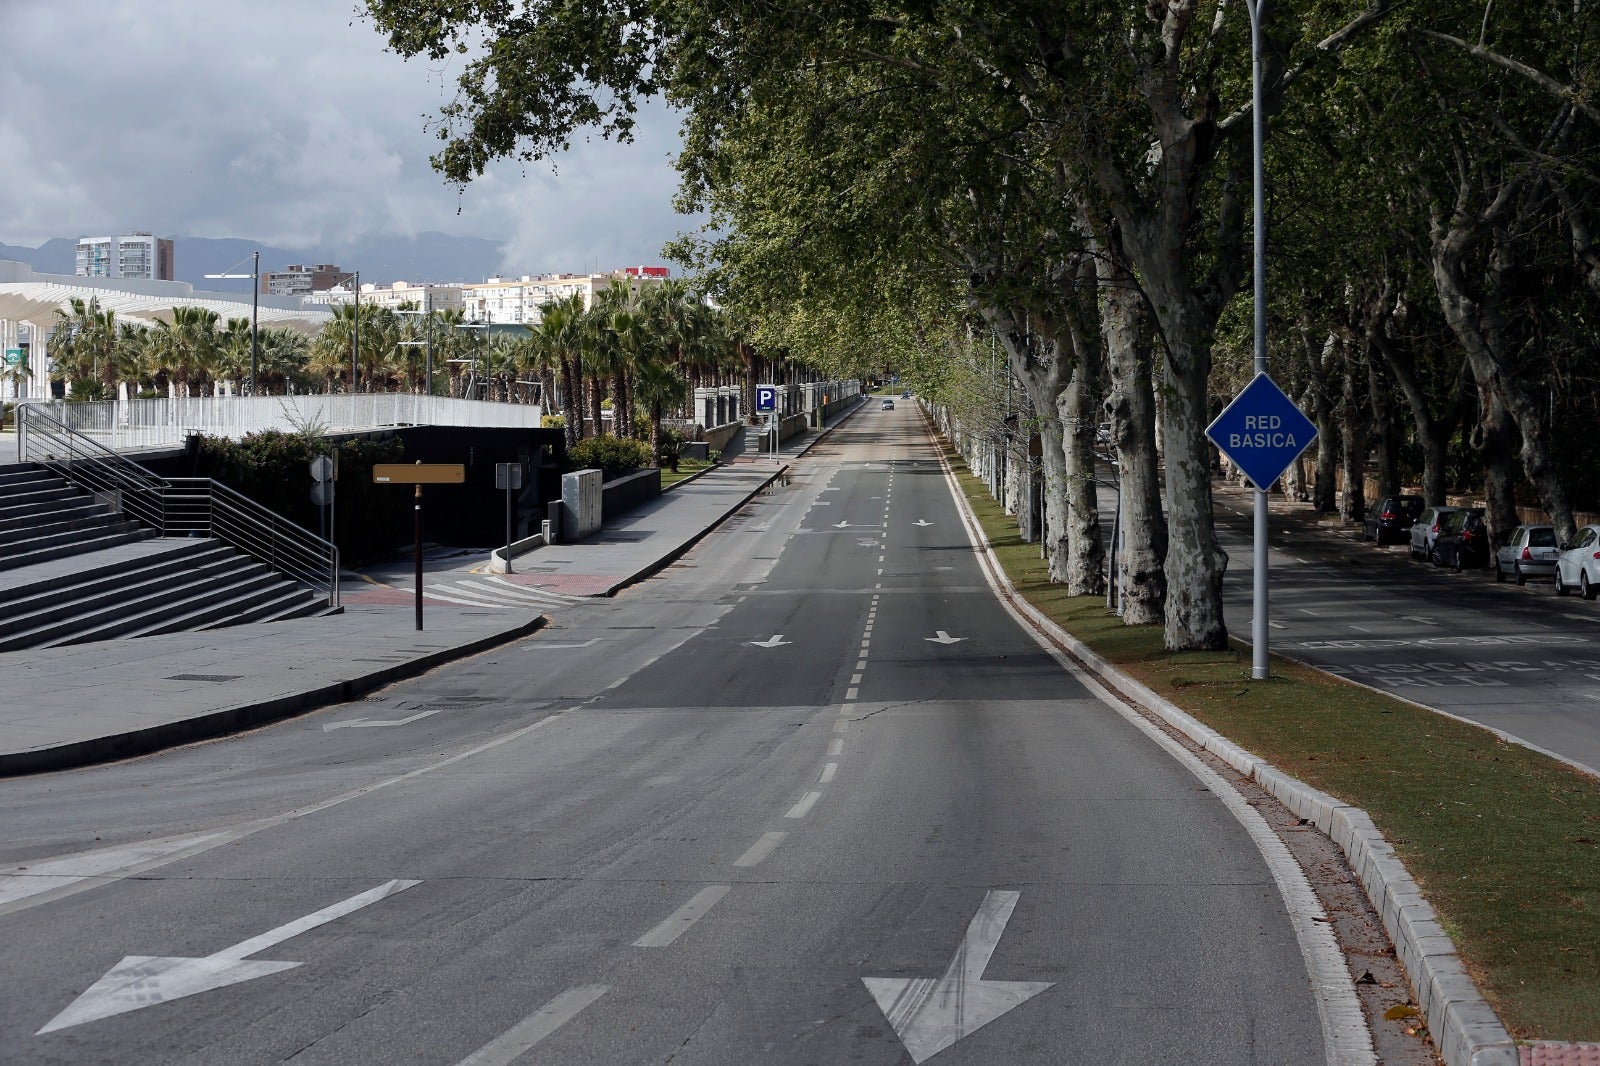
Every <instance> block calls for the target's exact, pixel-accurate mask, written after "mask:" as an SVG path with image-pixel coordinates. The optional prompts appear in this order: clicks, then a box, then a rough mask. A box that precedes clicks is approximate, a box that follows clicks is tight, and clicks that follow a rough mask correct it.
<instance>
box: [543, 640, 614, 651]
mask: <svg viewBox="0 0 1600 1066" xmlns="http://www.w3.org/2000/svg"><path fill="white" fill-rule="evenodd" d="M598 643H600V638H599V637H590V638H589V639H588V640H586V641H584V642H583V643H582V644H541V643H540V642H538V641H534V642H533V643H531V644H527V645H525V648H526V650H528V651H549V650H550V649H552V648H587V647H589V646H590V645H591V644H598Z"/></svg>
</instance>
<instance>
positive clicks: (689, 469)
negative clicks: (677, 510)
mask: <svg viewBox="0 0 1600 1066" xmlns="http://www.w3.org/2000/svg"><path fill="white" fill-rule="evenodd" d="M710 466H711V463H709V462H707V461H705V460H703V459H679V460H678V469H677V470H668V469H667V468H666V467H662V468H661V487H662V488H667V487H668V486H669V485H676V484H677V483H678V482H680V481H687V480H688V479H689V478H692V477H694V476H695V475H696V474H698V473H699V472H700V471H702V470H705V469H708V468H709V467H710Z"/></svg>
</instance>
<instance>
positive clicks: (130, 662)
mask: <svg viewBox="0 0 1600 1066" xmlns="http://www.w3.org/2000/svg"><path fill="white" fill-rule="evenodd" d="M847 417H849V414H848V413H847V414H845V415H844V416H842V417H841V418H839V419H835V421H834V423H833V425H837V424H838V422H839V421H842V420H843V418H847ZM831 428H832V426H831V425H830V426H829V429H831ZM827 432H828V430H807V431H806V432H805V433H803V434H801V435H800V436H799V437H796V438H795V439H794V440H792V441H790V442H789V443H788V444H787V445H785V447H784V448H783V449H782V456H781V459H780V460H773V459H771V458H763V459H761V460H758V461H748V460H746V461H738V462H734V463H732V464H730V465H727V466H720V467H715V468H713V469H712V470H710V471H708V472H707V473H705V474H702V475H701V476H700V477H698V478H696V479H694V480H693V481H689V482H685V483H683V484H681V485H679V486H678V487H676V488H674V489H672V490H671V491H669V492H667V493H665V494H663V495H662V497H661V498H660V499H659V500H657V501H654V502H652V503H651V504H649V505H647V506H645V507H642V508H640V509H638V510H636V511H634V512H633V513H631V514H629V515H627V516H626V517H624V518H623V519H621V520H620V521H618V522H616V523H614V524H612V525H608V526H607V527H606V529H605V530H604V531H603V532H602V534H601V535H600V536H598V537H595V538H593V539H591V540H589V541H587V542H585V543H582V544H556V545H552V546H550V547H548V548H541V549H539V550H537V551H534V552H532V553H529V554H525V555H519V556H517V558H516V559H515V560H514V565H515V568H516V570H517V571H518V572H517V573H513V574H511V575H508V576H507V577H498V576H496V577H491V576H489V575H488V566H487V564H488V553H487V552H486V551H476V552H459V551H453V550H440V551H435V552H432V553H430V555H429V557H428V559H427V560H426V561H425V572H424V579H423V593H424V627H425V628H424V630H423V631H422V632H417V630H416V628H415V616H414V603H415V589H414V585H413V579H412V576H411V574H412V563H411V561H410V560H409V559H406V560H396V561H395V562H393V563H391V564H388V565H386V566H383V567H377V568H373V569H371V570H369V571H367V572H365V573H361V574H355V573H349V574H346V575H345V581H344V587H343V591H342V597H343V601H344V605H345V613H344V614H342V615H335V616H331V617H326V618H307V619H298V620H295V621H289V622H273V623H266V624H255V625H243V626H234V627H232V628H229V629H219V630H211V631H206V632H199V633H174V634H170V635H167V636H159V637H144V638H140V639H137V640H120V641H103V642H99V643H94V644H80V645H75V646H73V647H67V648H52V649H45V650H33V651H20V652H8V653H4V654H0V774H16V773H29V772H34V771H40V770H57V769H64V768H67V767H71V766H78V765H83V764H86V763H91V762H99V761H104V760H106V759H112V758H119V757H123V756H127V755H133V754H138V753H141V752H148V751H154V750H158V749H160V748H163V747H170V746H172V745H174V744H181V743H185V742H188V741H192V740H197V739H201V738H204V737H210V736H218V735H222V734H226V733H230V732H235V731H237V730H240V729H245V728H249V727H251V726H254V725H258V724H260V723H262V722H268V721H272V720H275V719H279V718H284V717H287V716H289V715H293V714H298V713H302V712H305V711H308V710H313V709H315V708H318V707H324V706H328V705H329V704H333V703H341V702H344V701H346V700H350V699H354V698H355V697H357V696H359V695H360V694H362V693H364V692H369V691H371V690H373V689H375V688H379V687H381V686H383V685H386V684H389V683H391V682H393V681H395V680H398V679H400V678H404V677H410V676H414V675H416V674H420V673H422V672H424V671H426V670H429V669H431V668H433V667H435V666H438V665H440V664H442V663H446V662H450V661H452V660H454V659H459V658H462V657H465V656H468V655H472V654H474V653H476V652H478V651H480V650H482V649H485V648H489V647H493V646H495V645H497V644H502V643H505V642H507V641H511V640H515V639H517V638H519V637H522V636H525V635H527V634H529V633H531V632H533V631H535V630H536V629H538V628H539V627H540V626H541V625H542V624H543V621H544V619H543V617H542V614H541V611H542V610H544V609H546V608H548V607H551V606H555V605H556V603H557V602H558V599H557V598H559V600H566V601H568V602H570V601H571V600H572V599H574V598H577V597H584V596H605V595H609V594H611V593H613V592H615V591H616V590H617V589H619V588H622V587H624V586H626V585H628V584H631V583H633V582H635V581H638V580H641V579H643V578H645V577H648V576H649V575H650V574H653V573H655V572H656V571H657V570H659V569H661V568H662V567H663V566H666V565H667V564H668V563H670V562H671V561H672V560H673V559H676V558H677V557H678V556H680V555H682V554H683V553H684V552H686V551H687V550H688V549H689V548H690V547H692V546H693V544H694V543H695V542H696V541H698V540H699V539H700V538H701V537H703V536H704V535H705V534H706V533H707V532H709V531H710V530H711V529H712V528H714V527H715V526H716V525H717V524H718V523H720V522H721V521H722V520H723V519H725V518H726V517H727V516H729V515H730V514H732V513H733V512H734V511H736V510H738V509H739V508H740V507H741V506H743V505H744V503H745V502H746V501H747V500H749V499H750V498H751V497H753V496H755V495H756V494H757V493H759V492H760V491H761V490H762V489H763V488H765V487H766V486H767V485H768V484H769V483H771V482H772V481H773V480H774V479H775V478H777V477H778V476H779V475H780V474H781V473H782V472H783V471H784V470H785V469H786V467H785V465H784V463H783V462H782V461H781V460H786V459H792V458H793V457H795V456H796V455H799V454H800V453H802V452H804V451H806V450H807V449H808V448H810V447H811V445H813V444H814V443H816V441H817V440H818V439H820V438H821V437H822V436H823V435H825V434H826V433H827Z"/></svg>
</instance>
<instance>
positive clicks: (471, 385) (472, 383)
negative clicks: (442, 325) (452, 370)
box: [450, 319, 489, 400]
mask: <svg viewBox="0 0 1600 1066" xmlns="http://www.w3.org/2000/svg"><path fill="white" fill-rule="evenodd" d="M455 328H456V329H476V330H486V329H488V328H489V323H487V322H479V321H478V320H477V319H473V320H472V321H471V322H457V323H456V327H455ZM479 336H483V334H481V333H480V334H479ZM450 361H451V362H452V363H471V364H472V373H471V374H469V375H467V387H466V390H465V391H466V393H467V395H466V396H464V397H463V399H467V400H470V399H472V392H473V390H475V389H476V388H477V387H478V347H477V345H474V346H473V348H472V358H471V359H452V360H450Z"/></svg>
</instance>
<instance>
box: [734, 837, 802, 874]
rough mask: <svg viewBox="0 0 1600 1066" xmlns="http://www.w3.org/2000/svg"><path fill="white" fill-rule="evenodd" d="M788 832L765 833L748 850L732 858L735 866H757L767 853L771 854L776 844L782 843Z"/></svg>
mask: <svg viewBox="0 0 1600 1066" xmlns="http://www.w3.org/2000/svg"><path fill="white" fill-rule="evenodd" d="M788 835H789V834H788V833H765V834H763V835H762V837H761V839H760V840H758V841H756V842H755V844H754V845H752V846H751V848H750V850H749V851H747V852H745V853H744V854H743V855H741V856H739V857H738V858H737V859H735V860H733V864H734V865H735V866H746V867H748V866H759V865H760V864H761V863H762V861H763V860H765V859H766V857H767V856H768V855H771V854H772V852H773V850H774V849H775V848H777V846H778V845H779V844H781V843H783V838H784V837H786V836H788Z"/></svg>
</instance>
